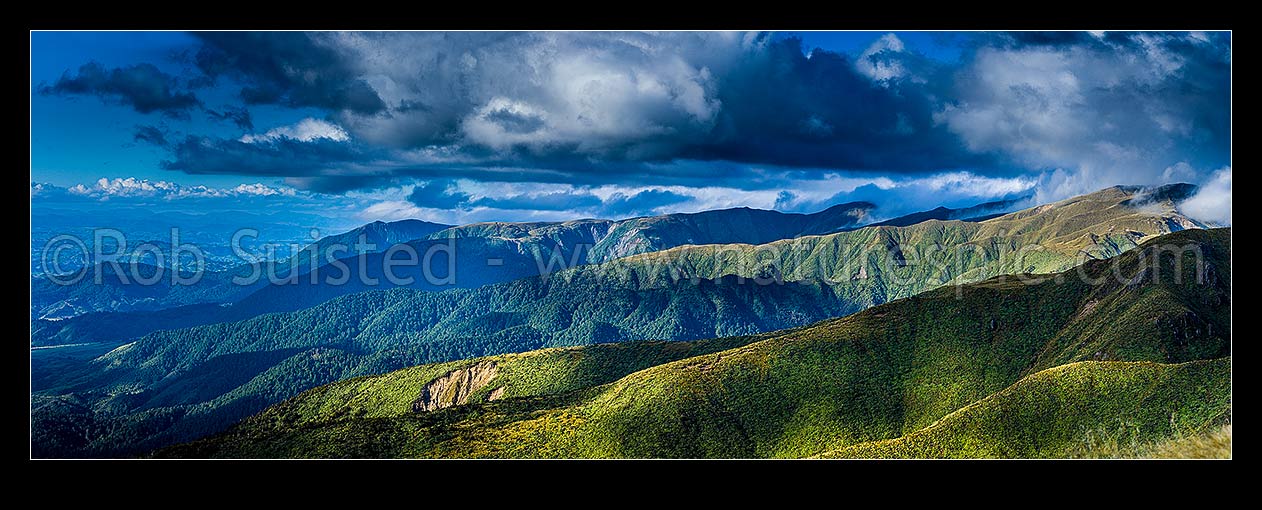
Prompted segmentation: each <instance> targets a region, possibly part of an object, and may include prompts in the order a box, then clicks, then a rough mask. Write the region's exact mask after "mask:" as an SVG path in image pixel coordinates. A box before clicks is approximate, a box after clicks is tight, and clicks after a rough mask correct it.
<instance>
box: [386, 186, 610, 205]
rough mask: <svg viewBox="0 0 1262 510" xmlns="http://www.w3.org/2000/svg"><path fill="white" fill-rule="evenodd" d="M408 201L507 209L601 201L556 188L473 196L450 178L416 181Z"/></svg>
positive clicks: (589, 194)
mask: <svg viewBox="0 0 1262 510" xmlns="http://www.w3.org/2000/svg"><path fill="white" fill-rule="evenodd" d="M408 201H409V202H411V203H412V204H414V205H416V206H417V207H426V208H430V209H471V208H474V207H486V208H490V209H508V210H534V211H569V210H576V209H579V210H582V209H592V208H596V207H599V206H600V205H601V200H600V198H599V197H597V196H596V195H593V194H592V193H591V192H590V191H577V192H570V191H556V192H549V193H537V194H514V195H508V196H504V197H479V198H476V199H475V198H473V197H472V196H471V195H469V194H468V193H465V192H462V191H459V189H458V187H457V185H456V182H455V181H454V180H451V179H434V180H431V181H428V182H421V183H419V184H417V185H416V187H415V188H413V189H412V193H411V194H409V195H408Z"/></svg>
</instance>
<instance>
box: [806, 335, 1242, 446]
mask: <svg viewBox="0 0 1262 510" xmlns="http://www.w3.org/2000/svg"><path fill="white" fill-rule="evenodd" d="M1230 408H1231V360H1230V359H1229V358H1227V359H1218V360H1213V361H1193V362H1188V363H1184V364H1178V365H1166V364H1158V363H1148V362H1132V363H1127V362H1110V361H1083V362H1079V363H1072V364H1069V365H1063V366H1059V367H1056V368H1050V369H1047V370H1044V371H1041V372H1039V373H1036V374H1033V375H1031V376H1029V377H1026V378H1024V379H1022V380H1021V381H1018V382H1017V383H1016V384H1014V385H1013V386H1012V387H1010V388H1007V389H1005V390H1003V391H1001V392H999V393H996V394H994V395H991V396H989V397H987V398H985V399H982V400H981V401H979V402H976V403H974V404H971V405H969V406H966V407H964V408H963V409H960V410H958V411H955V412H953V413H951V414H949V415H947V416H946V417H944V418H943V419H941V420H939V421H938V422H936V423H934V424H933V425H931V426H929V427H926V428H924V429H921V430H918V431H916V432H913V433H911V434H908V435H905V436H902V437H899V438H897V439H891V440H885V441H876V442H870V443H862V444H858V445H853V446H850V447H846V448H843V449H840V450H836V451H832V452H828V453H826V454H824V455H822V456H821V457H823V458H1030V457H1033V458H1055V457H1076V456H1084V455H1091V454H1092V453H1093V450H1094V449H1095V448H1096V447H1097V446H1098V445H1139V444H1146V443H1151V442H1154V441H1158V440H1161V439H1164V438H1169V437H1176V436H1179V435H1181V434H1184V433H1188V432H1199V431H1201V430H1204V429H1207V428H1210V427H1211V425H1213V424H1214V423H1215V421H1216V420H1221V419H1223V418H1224V417H1226V416H1227V415H1228V413H1230ZM1170 451H1174V452H1177V451H1178V449H1177V447H1175V448H1174V449H1171V450H1170Z"/></svg>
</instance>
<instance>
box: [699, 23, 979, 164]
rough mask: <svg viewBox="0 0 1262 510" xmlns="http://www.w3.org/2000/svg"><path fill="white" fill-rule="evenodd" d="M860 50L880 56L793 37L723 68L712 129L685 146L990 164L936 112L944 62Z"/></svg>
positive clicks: (741, 155)
mask: <svg viewBox="0 0 1262 510" xmlns="http://www.w3.org/2000/svg"><path fill="white" fill-rule="evenodd" d="M862 58H866V59H867V60H866V62H868V63H869V64H873V63H876V64H880V65H881V66H880V67H876V68H871V67H870V68H869V69H871V72H872V73H873V74H874V75H873V76H869V75H865V74H863V73H862V72H861V70H860V69H861V68H860V67H859V66H858V65H856V62H854V61H852V60H851V59H850V58H849V57H847V56H845V55H840V54H837V53H832V52H828V51H820V50H816V51H814V52H812V54H811V55H810V58H807V56H805V55H803V54H802V51H801V47H800V43H799V42H798V41H797V40H796V39H788V40H783V41H779V42H776V43H772V44H770V45H769V46H768V47H767V48H766V50H765V51H763V52H760V53H758V54H755V55H752V56H751V58H750V59H749V60H748V61H746V62H744V64H743V65H741V66H739V67H738V68H736V69H735V70H734V71H733V72H732V73H731V74H730V75H729V76H727V77H726V80H725V82H724V84H723V86H722V87H721V88H720V89H719V92H718V99H719V100H720V101H721V102H722V104H723V105H724V106H723V111H722V112H721V113H720V114H719V118H718V121H717V122H716V125H715V127H714V129H713V131H712V135H711V136H710V137H709V139H708V140H706V141H705V142H703V143H698V144H694V145H692V146H688V147H684V148H682V150H681V152H682V154H683V155H686V156H687V157H691V158H694V159H722V160H729V161H742V162H752V163H768V164H777V165H786V166H803V167H833V168H847V169H872V170H885V171H894V172H928V171H940V170H942V169H944V168H958V167H962V166H966V165H974V166H978V165H980V166H986V165H988V164H989V163H990V161H989V160H988V158H986V157H985V156H979V155H976V154H972V153H970V152H968V151H966V150H964V148H963V145H962V144H961V143H960V142H959V140H958V138H957V137H955V136H954V135H952V134H951V133H949V132H948V131H946V130H945V129H944V128H943V127H942V126H940V125H938V124H937V123H936V122H935V121H934V119H933V114H934V112H935V111H936V109H937V108H938V105H937V104H936V103H935V98H936V97H939V96H940V95H941V92H942V91H940V90H936V89H935V88H934V87H938V86H941V85H940V84H942V83H944V82H945V81H947V80H946V79H945V78H947V77H948V76H949V75H947V74H945V71H946V70H942V69H937V68H935V67H934V66H932V65H930V64H929V63H928V62H927V61H926V60H925V59H924V58H923V57H920V56H918V55H914V54H907V53H906V52H904V51H895V50H892V49H884V50H880V51H877V52H874V53H872V54H870V55H866V56H864V57H862ZM878 73H879V74H878Z"/></svg>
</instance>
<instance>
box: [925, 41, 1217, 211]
mask: <svg viewBox="0 0 1262 510" xmlns="http://www.w3.org/2000/svg"><path fill="white" fill-rule="evenodd" d="M1187 40H1191V41H1196V40H1197V36H1196V35H1190V36H1187V35H1180V34H1164V33H1163V34H1147V33H1145V34H1139V35H1136V36H1135V38H1134V39H1133V44H1113V43H1109V42H1107V41H1106V40H1104V39H1101V40H1100V44H1101V45H1108V46H1107V49H1103V48H1104V46H1099V45H1097V46H1093V45H1076V46H1070V47H1055V48H1052V47H1046V46H1027V47H1018V48H982V49H980V50H978V51H977V53H976V55H975V58H974V59H973V60H972V62H971V63H970V64H969V65H968V66H966V67H965V68H963V69H962V70H961V71H960V72H959V74H958V79H959V83H958V85H957V90H958V94H959V97H958V98H957V100H956V101H954V102H952V103H950V104H948V105H947V106H945V107H943V108H942V109H941V110H940V111H938V113H937V114H936V115H935V116H934V119H935V121H937V122H939V123H942V124H944V125H945V126H946V127H947V128H948V129H949V130H950V131H952V132H953V133H955V134H956V135H958V136H959V137H960V138H961V139H962V140H963V141H964V143H965V145H966V146H967V147H968V149H970V150H972V151H975V152H980V153H993V154H1000V155H1003V156H1004V157H1006V158H1009V159H1011V160H1012V161H1013V162H1014V163H1015V164H1017V165H1019V166H1023V167H1027V168H1030V169H1033V170H1043V175H1042V177H1041V181H1042V183H1041V184H1040V189H1039V195H1040V198H1039V200H1040V201H1054V200H1060V199H1063V198H1067V197H1069V196H1073V195H1079V194H1083V193H1090V192H1092V191H1096V190H1098V189H1101V188H1104V187H1107V186H1112V185H1117V184H1128V185H1129V184H1137V185H1146V184H1160V183H1163V182H1169V181H1173V180H1192V179H1193V177H1195V172H1191V171H1190V168H1189V166H1188V165H1189V163H1187V162H1185V160H1186V159H1187V155H1188V154H1198V153H1199V154H1203V153H1207V152H1211V151H1214V150H1216V149H1213V148H1210V147H1206V143H1207V140H1211V139H1212V137H1213V136H1214V135H1213V132H1212V131H1211V130H1212V129H1216V124H1215V123H1216V122H1218V121H1217V118H1216V117H1215V116H1216V115H1218V114H1219V113H1220V112H1221V111H1225V109H1226V108H1228V106H1229V105H1228V99H1227V97H1226V96H1222V97H1204V98H1200V97H1196V96H1195V93H1191V94H1193V97H1192V99H1189V96H1188V94H1190V93H1189V92H1187V86H1186V84H1187V83H1188V82H1195V83H1196V85H1197V86H1198V87H1204V88H1208V89H1213V88H1216V87H1217V86H1219V85H1220V83H1219V82H1221V81H1222V80H1224V79H1227V75H1226V74H1221V75H1220V73H1219V72H1218V69H1215V68H1212V67H1208V68H1207V67H1206V66H1208V65H1212V64H1206V63H1204V62H1201V60H1203V61H1212V60H1215V59H1216V57H1215V58H1210V57H1206V58H1204V59H1200V60H1195V59H1194V58H1193V57H1189V56H1187V55H1184V54H1181V53H1180V52H1179V51H1176V50H1173V49H1172V48H1183V47H1184V46H1185V44H1184V41H1187ZM1203 50H1204V51H1212V49H1210V48H1204V49H1203ZM1197 51H1201V50H1197ZM1202 164H1205V163H1202ZM1210 164H1218V163H1210ZM1180 165H1182V166H1180Z"/></svg>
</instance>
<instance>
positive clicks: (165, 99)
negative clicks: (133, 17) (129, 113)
mask: <svg viewBox="0 0 1262 510" xmlns="http://www.w3.org/2000/svg"><path fill="white" fill-rule="evenodd" d="M37 90H38V91H39V93H40V94H44V95H56V96H73V95H89V96H97V97H99V98H101V99H102V100H109V101H116V102H118V103H120V104H123V105H126V106H130V107H132V108H133V109H135V110H136V111H138V112H140V113H153V112H161V113H163V114H165V115H168V116H171V117H177V118H184V117H187V116H188V111H189V110H191V109H193V108H196V107H198V106H200V105H201V102H200V101H198V100H197V97H196V96H194V95H193V93H192V92H188V91H182V90H181V87H180V84H179V83H178V81H177V80H176V78H175V77H174V76H171V75H169V74H166V73H164V72H162V71H161V70H159V69H158V68H157V67H156V66H154V65H153V64H136V65H132V66H127V67H118V68H113V69H106V68H105V67H103V66H101V64H98V63H96V62H89V63H87V64H83V65H82V66H79V70H78V72H77V73H75V74H73V75H72V74H70V71H66V72H65V73H63V74H62V75H61V78H58V79H57V81H56V82H55V83H53V84H52V85H47V84H40V86H39V87H38V89H37Z"/></svg>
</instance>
